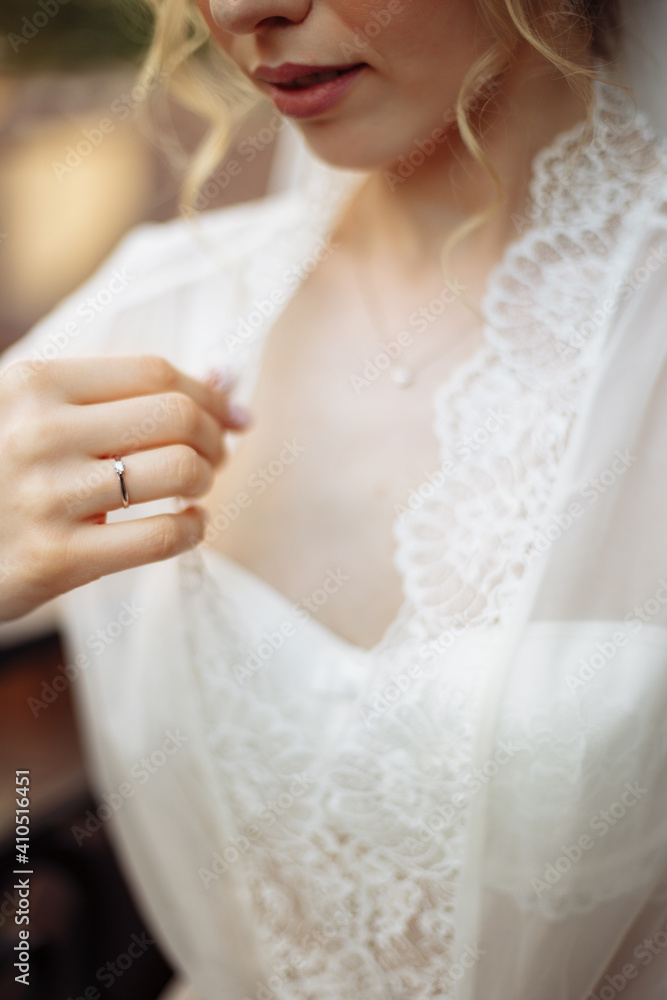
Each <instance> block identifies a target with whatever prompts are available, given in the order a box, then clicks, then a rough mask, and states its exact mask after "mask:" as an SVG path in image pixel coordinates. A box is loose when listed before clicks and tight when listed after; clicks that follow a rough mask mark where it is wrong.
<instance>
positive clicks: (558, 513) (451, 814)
mask: <svg viewBox="0 0 667 1000" xmlns="http://www.w3.org/2000/svg"><path fill="white" fill-rule="evenodd" d="M595 125H596V131H595V138H594V139H593V140H592V141H591V140H588V141H587V142H584V145H583V149H582V150H581V152H580V155H579V156H578V157H574V158H573V154H574V152H575V151H576V150H577V148H578V147H579V146H580V144H581V143H580V140H581V129H580V128H577V129H574V130H572V131H571V132H569V133H566V134H564V135H561V136H559V137H558V138H557V139H556V140H555V141H554V142H553V143H552V144H551V145H550V146H549V148H547V149H545V150H543V151H542V152H541V153H540V154H539V156H538V157H537V159H536V162H535V164H534V177H533V184H532V188H531V200H530V203H529V204H528V205H527V207H526V212H525V213H524V214H522V215H520V216H517V218H516V220H515V221H516V228H517V237H516V240H515V241H514V242H513V243H512V245H511V246H510V247H509V248H508V250H507V252H506V253H505V256H504V258H503V260H502V262H501V264H500V265H499V267H498V268H497V269H496V271H495V272H494V275H493V277H492V279H491V281H490V283H489V287H488V290H487V296H486V306H485V310H486V313H485V314H486V316H487V319H488V322H487V325H486V327H485V343H484V345H483V347H481V348H480V350H478V351H477V352H476V353H475V355H474V356H473V357H472V358H471V359H469V360H468V361H467V362H465V363H464V364H462V365H461V366H460V367H459V368H458V369H457V370H456V372H455V373H454V375H453V377H452V378H451V379H449V380H448V381H447V382H446V383H445V384H443V385H441V386H440V387H439V389H438V391H437V393H436V395H435V398H434V430H435V433H436V434H437V437H438V440H439V442H440V453H441V458H442V463H443V465H442V468H443V470H446V474H443V475H442V476H441V477H439V478H440V485H438V486H433V485H432V484H427V485H424V487H423V488H422V490H421V493H420V494H419V495H416V496H415V497H414V499H413V504H412V507H413V509H412V510H411V511H410V512H409V514H407V515H406V516H403V517H400V518H398V519H397V521H396V526H395V538H396V554H395V558H396V564H397V566H398V568H399V569H400V571H401V574H402V578H403V587H404V600H403V605H402V608H401V611H400V613H399V615H398V616H397V619H396V621H395V622H394V623H393V625H392V626H390V628H389V629H388V630H387V633H386V634H385V636H384V638H383V639H382V641H381V642H380V643H378V645H377V646H376V647H375V648H374V649H373V650H372V651H370V652H366V651H363V650H360V649H358V648H355V647H354V646H352V645H350V644H349V643H347V642H345V641H343V640H342V639H341V638H339V637H337V636H336V635H334V634H333V633H332V632H331V631H329V630H328V629H327V628H325V627H324V626H323V625H322V624H320V623H319V622H318V620H317V616H316V615H313V616H311V617H310V618H306V616H304V615H303V614H302V613H300V612H299V611H298V609H295V608H294V607H293V606H292V604H291V603H290V602H289V601H288V600H287V599H286V598H284V597H283V596H281V595H280V594H279V593H277V592H276V591H275V590H273V589H272V588H271V587H269V586H268V585H266V584H265V583H263V582H262V581H261V580H259V579H258V578H256V577H255V576H253V575H252V574H251V573H248V572H247V571H245V570H244V569H242V568H241V567H239V566H237V565H235V564H234V563H233V562H231V561H230V560H228V559H225V558H222V557H221V556H219V555H217V554H215V553H214V552H213V551H212V550H210V549H207V548H205V547H202V548H200V549H199V550H197V552H196V553H193V554H189V555H186V556H183V557H179V558H177V559H174V560H170V561H169V562H167V563H161V564H157V565H151V566H147V567H144V568H141V569H137V570H132V571H128V572H125V573H119V574H116V575H114V576H112V577H107V578H105V579H103V580H101V581H99V582H96V583H94V584H90V585H89V586H86V587H83V588H80V589H79V590H77V591H76V592H74V593H72V594H70V595H67V596H66V597H64V598H62V599H60V600H59V601H58V602H57V604H58V608H59V612H60V615H61V621H62V627H63V629H64V631H65V634H66V636H67V641H68V649H69V650H70V657H71V661H72V662H73V663H74V657H75V656H76V655H77V654H78V655H79V657H80V659H79V663H78V666H76V667H75V669H74V670H73V671H72V673H76V674H77V675H78V676H77V679H76V680H75V681H74V682H73V683H74V686H75V688H76V690H77V693H78V695H79V697H80V704H81V709H82V717H83V719H84V721H85V726H86V731H87V736H88V741H89V746H90V749H91V754H92V760H93V765H94V775H95V782H96V786H97V789H98V793H99V795H100V796H101V801H103V800H104V797H105V796H106V797H107V801H108V805H107V807H106V808H102V810H101V812H100V811H99V810H98V813H99V815H100V818H102V819H104V821H105V822H107V825H108V827H109V830H110V832H112V834H113V836H114V837H115V841H116V843H117V845H118V849H119V852H120V855H121V857H122V859H123V862H124V864H125V865H126V868H127V871H128V873H129V877H130V880H131V883H132V885H133V886H134V887H135V890H136V893H137V895H138V897H139V900H140V902H141V904H142V906H143V908H144V910H145V914H146V917H147V919H148V920H149V922H150V926H151V927H152V928H153V929H154V931H155V933H156V934H157V935H158V936H159V939H160V942H161V944H162V946H163V947H164V948H165V950H166V951H167V953H168V954H169V955H170V956H171V958H172V960H173V961H174V962H175V963H176V964H177V967H178V968H179V969H180V970H181V971H182V973H183V975H184V976H185V977H186V978H187V979H188V980H189V981H190V982H191V983H192V984H193V987H194V989H195V991H196V993H197V994H198V996H199V997H200V998H201V1000H244V998H246V1000H247V998H251V1000H270V998H273V997H275V998H278V1000H315V998H317V1000H426V998H433V1000H435V998H438V1000H440V998H457V1000H535V998H536V997H539V998H540V1000H585V998H588V997H597V998H600V1000H613V997H615V996H617V995H621V994H622V995H623V997H624V998H625V1000H664V998H665V997H666V996H667V517H666V516H665V513H664V510H665V501H666V500H667V491H666V486H667V483H666V479H667V472H666V470H667V281H666V279H665V273H666V272H665V269H664V265H665V263H666V262H667V205H666V202H665V198H666V194H667V152H666V151H665V149H664V148H662V147H661V146H659V145H658V144H657V143H656V142H655V140H654V138H653V136H652V135H651V133H650V131H649V129H648V127H647V125H646V122H645V121H644V120H643V119H642V118H641V117H637V118H636V119H635V117H634V113H633V110H632V108H631V107H630V105H629V103H628V101H627V99H626V98H625V97H624V96H623V95H622V94H621V93H620V92H617V91H614V90H611V89H610V88H607V87H604V86H601V85H600V86H598V90H597V107H596V115H595ZM357 182H358V178H356V177H353V178H350V177H349V176H346V175H343V174H339V173H338V172H336V171H333V170H329V169H326V168H322V170H321V171H320V172H319V174H318V176H317V178H316V179H315V181H314V182H313V186H312V189H311V190H308V191H301V192H298V193H293V194H288V195H282V196H280V197H276V198H273V199H269V200H268V201H265V202H263V203H257V204H248V205H241V206H238V207H235V208H232V209H228V210H224V211H222V212H215V213H212V214H210V215H208V216H206V217H204V218H202V219H201V220H200V222H199V223H198V224H197V226H194V225H192V224H187V223H185V222H182V221H177V222H174V223H170V224H168V225H162V226H145V227H141V228H139V229H138V230H136V231H135V232H134V233H132V234H131V235H130V236H129V237H127V238H126V240H125V241H124V242H123V244H122V245H121V247H120V248H119V249H118V251H117V252H116V253H115V255H114V256H113V257H112V258H111V260H110V261H109V262H108V263H107V264H106V265H105V266H104V267H103V268H102V270H101V271H100V272H99V273H98V275H97V276H96V277H95V278H94V279H92V280H91V282H90V283H89V284H88V285H87V287H86V288H85V289H83V290H81V291H79V292H77V293H76V294H75V295H73V296H72V297H71V298H70V299H69V300H67V301H66V302H65V303H64V304H63V305H62V306H61V307H59V309H58V310H56V311H55V312H54V313H53V314H52V315H51V316H50V317H47V319H46V320H44V321H43V322H42V323H41V324H40V325H39V327H37V328H36V329H35V330H34V331H33V332H32V333H31V334H30V335H29V336H28V337H27V338H25V339H24V340H23V341H22V342H20V343H19V344H18V345H17V346H16V347H15V348H13V349H12V350H11V351H10V352H8V353H7V354H6V355H5V357H4V359H3V361H4V362H9V361H10V360H14V359H15V358H17V357H20V356H30V355H31V354H33V353H34V352H35V351H41V352H43V353H44V352H45V351H46V353H47V355H48V353H53V351H54V350H55V351H56V352H57V353H62V352H71V353H76V352H81V353H131V352H138V351H141V352H144V351H154V352H156V353H160V354H162V355H164V356H166V357H168V358H169V359H171V360H172V361H173V362H174V363H176V364H177V365H179V366H180V367H181V368H183V369H185V370H186V371H188V372H190V373H193V374H196V375H201V376H203V375H204V374H205V373H206V372H207V370H208V369H209V368H210V367H211V366H212V365H213V366H220V365H222V364H223V363H225V362H227V363H231V364H233V365H234V366H236V367H237V369H238V370H239V372H240V387H239V394H238V395H239V398H240V399H241V401H245V402H246V403H247V402H249V401H250V400H251V399H252V393H253V389H254V385H255V383H256V379H257V373H258V367H259V364H260V362H261V354H262V349H263V345H264V343H265V341H266V337H267V335H268V334H269V332H270V330H271V328H272V326H273V323H274V322H275V319H276V317H277V315H278V313H279V307H278V306H274V308H270V307H269V305H267V303H270V301H271V292H272V290H275V289H282V290H284V291H285V293H286V294H285V301H286V300H288V299H289V296H290V295H291V294H293V293H294V291H295V290H296V288H297V287H299V284H300V281H301V280H303V277H304V276H305V274H306V273H307V271H308V268H309V267H312V266H313V265H314V262H315V258H314V257H313V256H312V255H313V254H314V253H315V252H316V251H317V249H318V247H319V248H320V249H321V248H325V249H326V238H327V233H328V232H329V229H330V226H331V223H332V221H333V220H334V219H335V218H336V213H337V212H338V211H339V210H340V208H341V205H342V203H343V201H344V198H345V197H346V196H347V194H348V193H349V192H350V190H351V189H353V188H354V186H355V184H356V183H357ZM309 257H310V260H309ZM124 268H126V269H127V270H126V272H125V278H126V279H127V281H126V284H125V285H124V286H123V287H122V289H121V290H120V291H118V292H117V293H115V294H112V295H111V298H110V301H109V303H108V304H107V305H105V307H104V308H103V309H101V310H100V311H99V312H98V313H96V315H95V319H94V320H90V321H88V320H86V317H85V315H84V313H83V312H82V303H84V301H85V299H86V298H88V297H90V296H91V295H92V296H97V298H98V299H100V293H101V292H103V291H104V290H105V289H107V288H108V287H109V282H110V279H111V277H112V274H113V272H114V271H118V272H121V274H122V273H123V269H124ZM114 287H116V288H117V287H118V282H116V284H115V285H114ZM102 298H104V299H107V298H109V296H108V295H103V296H102ZM100 301H101V299H100ZM262 304H263V310H262ZM84 308H85V307H84ZM280 308H281V307H280ZM262 311H263V312H264V313H266V315H262ZM241 320H243V321H245V323H247V324H248V325H247V326H245V325H243V324H240V321H241ZM68 321H72V322H74V323H75V324H76V326H75V327H70V328H69V331H70V332H69V333H68V332H67V327H66V324H67V323H68ZM73 330H75V331H76V332H72V331H73ZM239 330H246V331H247V330H251V333H250V335H248V336H245V337H244V336H240V335H239V334H238V331H239ZM49 344H53V345H56V346H55V347H48V346H47V345H49ZM490 412H493V414H495V423H493V424H492V425H488V416H489V413H490ZM485 421H487V424H485ZM489 426H493V428H494V429H493V431H491V430H489ZM466 442H467V443H466ZM472 442H474V447H473V446H472ZM452 465H453V466H454V469H453V471H452ZM434 478H436V479H437V478H438V477H434ZM150 506H152V507H154V508H155V509H163V508H164V507H165V506H168V504H155V505H150ZM149 509H150V508H149V506H148V505H147V506H146V507H143V508H136V509H135V508H130V511H128V512H120V513H117V514H115V515H114V517H126V516H128V514H130V515H134V516H140V515H143V514H144V513H146V512H148V510H149ZM99 629H102V630H103V635H101V634H100V633H99V632H98V630H99ZM107 816H108V818H107ZM78 835H79V836H84V835H85V834H84V833H79V834H78Z"/></svg>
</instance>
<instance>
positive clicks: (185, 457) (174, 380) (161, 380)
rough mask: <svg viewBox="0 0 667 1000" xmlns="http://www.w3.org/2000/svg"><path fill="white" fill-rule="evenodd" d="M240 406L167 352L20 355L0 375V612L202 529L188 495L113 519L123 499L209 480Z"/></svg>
mask: <svg viewBox="0 0 667 1000" xmlns="http://www.w3.org/2000/svg"><path fill="white" fill-rule="evenodd" d="M248 423H249V419H248V415H247V414H246V413H245V411H242V410H241V409H240V408H239V407H237V406H235V405H234V404H230V402H229V399H228V396H227V395H226V394H225V392H224V391H222V390H218V389H215V388H211V387H209V386H208V385H205V384H204V383H202V382H198V381H196V380H195V379H193V378H190V377H189V376H187V375H184V374H183V373H182V372H180V371H178V370H177V369H176V368H174V367H173V366H172V365H171V364H169V362H168V361H165V360H164V358H160V357H155V356H152V355H140V356H136V357H90V358H72V359H60V360H56V361H50V362H47V363H41V364H40V365H39V366H37V365H36V364H35V363H34V362H32V361H18V362H16V363H15V364H13V365H10V367H9V368H7V369H6V370H5V371H4V372H3V373H2V375H0V462H1V463H2V467H1V475H0V621H7V620H9V619H12V618H18V617H19V616H21V615H23V614H25V613H27V612H28V611H32V610H33V609H34V608H37V607H38V606H39V605H41V604H43V603H44V602H45V601H47V600H50V599H51V598H53V597H56V596H58V595H59V594H62V593H65V592H66V591H68V590H72V589H74V588H75V587H79V586H81V585H82V584H84V583H88V582H90V581H91V580H97V579H99V577H101V576H104V575H106V574H107V573H115V572H117V571H118V570H122V569H128V568H130V567H132V566H139V565H142V564H143V563H150V562H155V561H157V560H160V559H168V558H169V557H170V556H174V555H177V554H178V553H179V552H183V551H184V550H186V549H189V548H191V547H193V546H195V545H196V544H197V543H198V542H199V541H201V539H202V537H203V533H204V527H205V515H204V512H203V510H202V509H201V508H199V507H197V506H191V507H188V509H187V510H183V511H182V512H179V513H175V514H158V515H154V516H152V517H142V518H136V519H134V520H129V519H128V520H127V521H124V522H116V523H114V524H107V523H106V514H107V512H108V511H111V510H115V509H117V508H119V507H122V506H123V502H122V495H121V487H120V480H119V477H118V474H117V473H116V471H115V469H114V461H113V459H114V457H116V456H120V457H122V458H123V461H124V462H125V466H126V471H125V483H126V486H127V490H128V493H129V499H130V503H131V504H137V503H143V502H145V501H147V500H159V499H161V498H164V497H173V496H182V497H200V496H203V495H204V494H205V493H207V492H208V490H209V489H210V487H211V485H212V483H213V476H214V470H215V469H216V468H217V467H218V466H220V464H221V463H222V461H223V459H224V457H225V452H224V445H223V441H222V433H223V431H224V430H234V431H239V430H243V429H244V428H245V427H246V426H248Z"/></svg>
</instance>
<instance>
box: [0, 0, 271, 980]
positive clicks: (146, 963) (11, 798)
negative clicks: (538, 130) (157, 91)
mask: <svg viewBox="0 0 667 1000" xmlns="http://www.w3.org/2000/svg"><path fill="white" fill-rule="evenodd" d="M150 31H151V18H150V15H149V14H148V13H147V11H146V9H145V8H144V7H143V5H142V4H141V3H137V2H129V0H0V350H2V349H4V348H5V347H7V346H9V345H10V344H11V343H13V342H14V341H16V340H17V339H18V338H20V337H21V336H22V335H23V334H24V333H26V332H27V331H28V330H29V329H30V328H31V327H32V326H33V325H34V323H36V322H37V320H38V319H40V318H41V317H42V316H43V315H45V314H46V313H47V312H48V311H49V310H50V309H51V308H52V307H53V306H54V305H55V304H57V303H58V302H59V301H60V300H61V299H62V298H63V297H64V296H65V295H67V294H68V293H69V292H71V291H73V290H74V289H75V288H76V287H77V286H78V285H79V284H80V283H81V282H83V281H84V280H85V279H86V278H88V277H89V276H90V275H91V274H92V273H93V272H94V270H95V269H96V268H97V266H98V265H99V264H100V263H101V262H102V261H103V260H104V258H105V257H106V256H107V255H108V254H109V253H110V251H111V250H112V249H113V247H114V245H115V244H116V243H117V242H118V240H119V239H120V238H121V237H122V236H123V234H124V233H125V232H126V231H127V230H129V229H130V228H132V227H133V226H135V225H137V224H139V223H142V222H148V221H156V222H159V221H164V220H167V219H170V218H172V217H173V216H175V215H176V214H177V213H178V205H179V190H180V185H181V181H182V175H183V168H184V166H185V164H186V163H187V160H188V157H189V156H190V155H191V153H192V151H193V150H194V149H195V147H196V145H197V143H198V142H199V140H200V138H201V137H202V135H203V132H204V129H205V124H204V123H202V121H200V120H199V119H198V118H197V117H196V116H195V115H193V114H192V113H191V112H189V111H186V110H185V109H183V108H182V107H180V106H178V105H176V104H173V103H171V104H169V105H168V116H167V117H168V123H169V127H168V130H167V132H164V131H163V132H162V134H161V135H159V136H158V137H157V138H156V135H157V133H156V132H155V131H154V130H153V129H147V128H146V126H145V123H144V115H143V113H144V112H145V111H146V107H145V105H146V103H147V101H148V100H149V95H147V94H146V92H145V91H144V90H142V88H138V87H137V82H136V79H137V73H138V69H139V67H140V65H141V59H142V55H143V53H144V52H145V50H146V46H147V44H148V41H149V37H150ZM271 113H272V112H271V110H270V109H269V108H267V107H265V106H262V105H260V106H258V108H257V110H256V111H254V112H253V113H252V117H251V118H250V119H249V120H247V121H246V122H245V123H244V127H243V130H242V131H241V132H240V133H239V136H238V139H237V141H238V142H240V141H242V140H243V138H244V137H245V136H246V135H248V134H252V133H255V132H257V131H258V130H260V129H261V128H262V126H263V125H265V124H266V122H268V120H269V118H270V117H271ZM161 124H163V120H162V118H161ZM273 145H275V144H274V143H270V144H267V145H266V146H265V148H263V149H262V151H261V152H260V153H259V154H258V155H257V156H256V157H255V158H254V159H253V161H252V163H247V164H245V165H244V168H243V170H242V171H241V172H240V173H236V174H235V175H234V176H231V175H230V176H229V177H227V174H226V172H225V171H224V164H223V165H222V170H221V171H219V172H218V173H219V176H224V177H225V184H224V185H223V184H219V185H217V187H216V190H215V192H214V195H213V197H210V198H208V205H207V208H208V209H215V208H218V207H220V206H222V205H224V204H229V203H232V202H237V201H244V200H247V199H250V198H254V197H258V196H260V195H261V194H263V193H264V192H265V191H266V188H267V183H268V182H269V178H270V171H271V166H272V161H273V157H274V149H273ZM235 148H236V146H235V143H233V144H232V147H231V148H230V152H229V154H228V156H229V157H230V158H231V157H233V156H234V155H235ZM64 663H65V660H64V659H63V651H62V648H61V645H60V639H59V637H58V635H56V634H52V635H47V636H45V637H42V638H40V639H38V640H35V641H28V642H23V643H21V644H19V645H13V646H7V644H6V643H5V644H4V646H3V647H0V763H1V765H2V766H1V768H0V997H1V998H2V1000H14V998H18V997H22V998H25V1000H70V998H71V1000H76V998H78V997H84V996H85V997H86V998H88V997H89V996H94V995H95V993H94V992H93V990H95V991H96V992H97V993H98V994H99V996H100V997H104V1000H120V998H123V1000H154V998H157V997H159V996H160V994H161V993H162V990H163V988H164V987H165V984H167V982H168V981H169V980H170V978H171V975H172V972H171V969H170V968H169V966H168V964H167V962H166V961H165V959H164V957H163V956H162V955H161V954H160V952H159V949H158V947H157V945H155V944H154V943H153V941H152V938H151V935H150V930H149V929H147V928H146V927H145V926H144V923H143V922H142V918H141V916H140V914H139V912H138V911H137V908H136V905H135V903H134V902H133V899H132V894H131V889H130V888H128V886H127V885H126V883H125V881H124V878H123V873H122V872H121V871H120V870H119V868H118V865H117V863H116V860H115V858H114V855H113V852H112V849H111V847H110V844H109V841H108V839H107V837H106V834H105V828H104V823H102V824H100V825H99V829H96V830H95V831H94V832H90V834H89V835H88V836H86V837H85V838H84V839H79V842H77V838H76V837H75V836H74V835H73V833H72V830H73V828H74V829H76V828H78V827H80V825H81V823H82V822H84V820H85V817H87V816H90V815H91V814H93V813H95V809H96V806H97V804H96V803H95V802H94V800H93V797H92V794H91V792H90V790H89V786H88V783H87V779H86V761H85V755H84V753H83V751H82V748H81V744H80V741H79V736H78V729H77V720H76V717H75V711H74V707H73V699H72V696H71V687H72V685H71V684H67V685H66V686H65V687H64V688H63V690H62V692H61V693H59V694H58V697H57V699H55V700H54V701H53V703H52V704H49V705H48V709H39V708H36V704H37V701H39V700H40V699H41V698H43V692H44V690H45V685H46V686H48V685H50V684H51V683H52V682H53V679H54V677H57V676H62V674H61V673H60V672H59V667H61V666H62V665H63V664H64ZM73 683H76V682H73ZM15 770H29V771H30V782H31V802H30V810H31V816H30V820H31V838H30V852H31V853H30V860H31V864H32V870H33V872H34V874H33V875H32V881H31V898H30V944H31V975H30V985H29V986H25V985H23V984H21V983H17V982H16V980H15V976H16V970H15V968H14V964H13V963H14V962H15V961H16V954H15V951H14V947H15V945H16V943H17V931H18V927H17V924H16V923H15V915H16V907H17V905H19V901H18V897H17V894H16V890H15V889H14V888H13V886H14V883H15V881H16V879H17V876H16V875H14V874H13V872H14V871H15V868H16V863H17V862H16V855H15V849H14V835H15V830H14V825H15V824H14V806H15V798H16V793H15V780H14V779H15ZM109 966H110V967H111V968H109ZM86 990H88V993H86V992H85V991H86Z"/></svg>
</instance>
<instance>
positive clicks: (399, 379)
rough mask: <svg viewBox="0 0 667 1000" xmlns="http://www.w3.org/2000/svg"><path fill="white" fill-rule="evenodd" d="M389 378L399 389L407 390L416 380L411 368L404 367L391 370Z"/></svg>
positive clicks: (397, 366) (400, 366)
mask: <svg viewBox="0 0 667 1000" xmlns="http://www.w3.org/2000/svg"><path fill="white" fill-rule="evenodd" d="M389 378H390V379H391V380H392V382H393V383H394V385H396V386H398V388H399V389H407V388H408V386H410V385H412V383H413V382H414V380H415V376H414V372H412V371H411V369H410V368H405V367H403V366H402V365H395V366H394V367H392V368H390V369H389Z"/></svg>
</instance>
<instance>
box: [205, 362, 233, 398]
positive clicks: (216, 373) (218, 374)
mask: <svg viewBox="0 0 667 1000" xmlns="http://www.w3.org/2000/svg"><path fill="white" fill-rule="evenodd" d="M236 378H237V375H236V372H235V371H233V370H232V369H231V368H223V369H221V370H219V369H216V368H212V369H211V370H210V371H209V373H208V375H207V376H206V379H205V384H206V385H207V386H209V388H211V389H215V390H216V391H217V392H229V390H230V389H231V388H232V387H233V385H234V383H235V382H236Z"/></svg>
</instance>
